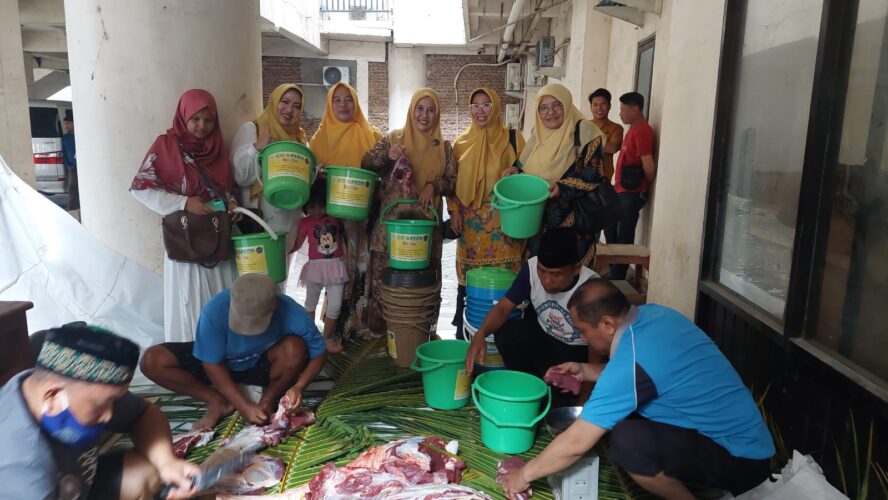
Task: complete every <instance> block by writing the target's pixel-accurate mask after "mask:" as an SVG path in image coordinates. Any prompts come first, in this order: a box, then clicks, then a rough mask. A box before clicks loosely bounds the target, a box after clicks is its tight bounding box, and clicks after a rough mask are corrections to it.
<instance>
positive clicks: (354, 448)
mask: <svg viewBox="0 0 888 500" xmlns="http://www.w3.org/2000/svg"><path fill="white" fill-rule="evenodd" d="M345 347H346V348H345V350H344V351H343V352H342V353H341V354H339V355H336V356H331V357H330V358H329V361H328V363H327V366H326V367H325V373H326V374H327V375H329V376H330V377H332V378H333V379H334V380H335V381H336V382H335V384H334V385H333V387H332V388H331V389H330V390H329V392H327V394H326V396H325V397H324V398H323V400H321V401H320V405H319V406H317V407H316V408H315V412H316V415H317V418H318V421H317V423H316V424H314V425H312V426H310V427H308V428H306V429H303V430H301V431H299V432H298V433H296V435H294V436H293V437H291V438H290V439H288V440H287V441H285V442H284V443H281V444H279V445H278V446H275V447H273V448H269V449H267V450H265V451H264V452H263V453H264V454H266V455H268V456H272V457H275V458H278V459H280V460H283V461H284V462H285V463H286V464H287V469H286V472H285V474H284V479H283V480H282V481H281V483H280V484H279V485H278V486H277V487H274V488H272V489H271V490H269V492H275V493H278V492H282V491H284V490H288V489H291V488H296V487H299V486H301V485H303V484H305V483H307V482H308V481H309V480H310V479H311V478H312V477H314V475H315V474H317V472H318V471H319V470H320V469H321V467H323V465H324V463H326V462H328V461H333V462H334V463H336V464H337V465H344V464H347V463H348V462H350V461H351V460H352V459H354V457H356V456H357V455H358V454H360V453H361V452H363V451H364V450H366V449H368V448H370V447H371V446H374V445H377V444H382V443H386V442H388V441H391V440H394V439H400V438H404V437H408V436H414V435H437V436H441V437H443V438H445V439H458V440H459V443H460V451H459V456H460V458H461V459H462V460H463V461H465V462H466V464H467V465H468V468H467V469H466V471H465V473H464V474H463V481H462V484H464V485H467V486H470V487H472V488H475V489H477V490H479V491H483V492H485V493H487V494H488V495H490V496H491V497H493V498H497V499H502V498H504V497H503V495H502V489H501V488H500V486H499V485H498V484H497V483H496V463H497V462H498V461H500V460H502V459H503V458H505V457H506V455H504V454H502V453H498V452H495V451H492V450H490V449H488V448H487V447H486V446H484V444H483V443H482V441H481V435H480V423H479V415H478V411H477V409H475V407H474V406H473V405H471V404H470V405H467V406H465V407H463V408H461V409H459V410H451V411H440V410H432V409H430V408H428V407H427V406H425V401H424V398H423V394H422V380H421V377H420V375H419V374H417V373H415V372H413V371H411V370H408V369H403V368H398V367H397V366H395V364H394V363H393V362H392V360H391V359H390V358H389V357H388V355H387V354H386V351H385V344H384V340H383V339H375V340H354V341H350V342H348V343H347V344H346V346H345ZM307 399H309V398H307ZM311 402H312V401H309V404H310V403H311ZM315 402H316V400H315ZM158 404H159V405H160V406H161V407H162V409H164V411H165V412H166V413H167V415H170V414H171V412H174V411H177V412H179V413H176V414H175V416H176V417H177V418H178V419H179V420H188V421H195V420H197V419H198V418H199V417H200V410H199V409H197V408H192V407H190V406H189V405H190V404H191V403H189V401H188V399H187V398H181V397H176V396H172V397H169V398H168V399H162V400H161V401H159V403H158ZM310 405H311V404H310ZM182 406H184V407H185V408H184V409H180V407H182ZM311 406H314V405H311ZM167 407H175V408H177V409H176V410H172V409H168V408H167ZM243 426H244V421H243V419H241V418H239V416H238V415H237V414H236V413H235V414H234V415H231V416H229V417H227V418H226V419H224V420H223V421H222V422H221V423H220V424H219V425H218V426H217V427H216V431H217V434H216V438H215V439H214V440H213V441H212V442H211V443H209V444H207V445H205V446H202V447H199V448H196V449H194V450H193V451H192V452H191V453H190V454H189V456H188V459H189V460H191V461H194V462H197V463H200V462H202V461H203V460H205V459H206V458H207V457H208V456H209V455H210V454H211V453H212V452H213V451H215V450H216V448H218V446H219V443H220V442H221V441H222V440H223V439H225V438H227V437H228V436H231V435H233V434H235V433H236V432H237V431H239V430H240V429H241V428H242V427H243ZM183 430H185V429H183ZM550 441H551V438H550V437H549V435H548V433H546V432H545V430H540V432H538V435H537V438H536V441H535V442H534V446H533V448H532V449H531V450H529V451H528V452H526V453H523V454H522V456H523V457H524V458H527V459H529V458H531V457H533V456H535V455H537V454H538V453H539V452H540V451H542V450H543V448H545V447H546V445H548V444H549V442H550ZM596 451H597V452H598V454H599V456H600V457H601V461H600V464H601V465H600V469H599V498H601V499H613V500H617V499H647V498H653V497H652V496H651V495H649V494H647V493H646V492H645V491H644V490H642V489H641V487H640V486H638V485H637V484H635V483H634V482H633V481H632V480H631V479H630V478H629V476H628V475H626V474H625V473H624V472H623V471H621V470H619V469H617V468H615V467H613V466H612V465H611V462H610V460H609V459H608V455H607V446H606V443H600V444H599V446H597V447H596ZM533 488H534V498H536V499H541V500H550V499H552V498H553V495H552V491H551V488H550V487H549V485H548V484H547V483H546V482H545V481H536V482H534V484H533Z"/></svg>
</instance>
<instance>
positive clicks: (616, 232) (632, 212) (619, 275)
mask: <svg viewBox="0 0 888 500" xmlns="http://www.w3.org/2000/svg"><path fill="white" fill-rule="evenodd" d="M618 195H619V197H620V207H621V208H622V209H623V215H622V216H621V217H620V221H619V222H617V223H616V224H614V225H613V226H611V227H609V228H607V229H605V230H604V236H605V237H606V238H607V242H608V243H618V244H623V245H632V244H633V243H635V227H636V226H637V225H638V214H639V212H641V209H642V208H644V205H645V203H647V193H618ZM628 269H629V266H628V265H627V264H613V265H611V266H610V274H611V279H615V280H624V279H626V271H627V270H628Z"/></svg>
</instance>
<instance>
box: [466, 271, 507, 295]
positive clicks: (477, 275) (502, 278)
mask: <svg viewBox="0 0 888 500" xmlns="http://www.w3.org/2000/svg"><path fill="white" fill-rule="evenodd" d="M517 275H518V273H516V272H515V271H512V270H511V269H504V268H502V267H479V268H476V269H470V270H469V272H467V273H466V285H468V286H474V287H477V288H483V289H485V290H508V289H509V288H511V287H512V283H513V282H514V281H515V276H517Z"/></svg>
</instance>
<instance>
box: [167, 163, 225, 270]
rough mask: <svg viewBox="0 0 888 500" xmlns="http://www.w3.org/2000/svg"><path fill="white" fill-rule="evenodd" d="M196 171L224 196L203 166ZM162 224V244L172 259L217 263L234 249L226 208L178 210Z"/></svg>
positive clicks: (216, 191)
mask: <svg viewBox="0 0 888 500" xmlns="http://www.w3.org/2000/svg"><path fill="white" fill-rule="evenodd" d="M197 172H198V174H199V175H200V177H201V179H203V181H204V183H205V184H206V185H207V187H208V188H209V190H210V193H211V194H212V195H213V196H214V197H217V198H222V199H225V198H224V197H220V196H218V195H219V194H220V193H221V192H220V191H219V189H218V188H217V187H216V185H215V184H214V183H213V181H212V180H210V179H209V178H208V177H207V176H205V175H204V173H203V172H202V171H201V170H200V167H197ZM222 194H224V193H222ZM162 227H163V246H164V248H165V249H166V253H167V257H169V258H170V260H174V261H177V262H190V263H194V264H201V265H202V266H204V267H214V266H215V265H216V264H218V263H219V262H220V261H223V260H228V259H230V258H231V256H232V254H233V253H234V250H233V246H232V243H231V217H230V216H229V215H228V212H227V211H219V212H213V213H211V214H206V215H196V214H191V213H188V212H186V211H185V210H178V211H176V212H173V213H171V214H169V215H167V216H165V217H164V218H163V221H162Z"/></svg>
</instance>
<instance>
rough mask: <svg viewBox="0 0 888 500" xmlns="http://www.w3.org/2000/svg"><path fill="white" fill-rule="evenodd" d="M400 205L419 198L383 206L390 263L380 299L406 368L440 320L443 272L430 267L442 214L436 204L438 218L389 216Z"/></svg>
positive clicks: (395, 351)
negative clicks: (435, 236) (387, 215)
mask: <svg viewBox="0 0 888 500" xmlns="http://www.w3.org/2000/svg"><path fill="white" fill-rule="evenodd" d="M397 205H417V202H416V200H396V201H395V202H393V203H391V204H389V205H387V206H386V207H385V208H383V210H382V213H381V216H380V219H381V220H382V223H383V224H384V225H385V226H386V235H387V239H388V251H389V267H388V268H387V269H386V270H385V271H384V272H383V276H382V285H381V290H380V298H381V299H382V312H383V316H384V317H385V321H386V324H387V327H388V332H387V335H388V353H389V356H391V357H392V358H394V360H395V364H396V365H398V366H400V367H405V368H406V367H409V366H411V365H412V364H413V362H414V359H415V357H416V352H417V347H418V346H420V345H421V344H423V343H425V342H428V341H429V338H430V337H431V333H432V332H433V331H434V328H435V325H436V324H437V322H438V306H439V304H440V302H441V277H440V276H438V272H437V270H436V269H429V262H430V260H431V255H432V246H433V245H434V238H433V231H434V230H435V228H436V227H437V226H438V213H437V212H435V210H434V209H432V213H434V215H435V220H424V219H386V218H385V217H386V214H388V213H389V211H390V210H392V209H393V208H394V207H395V206H397ZM418 210H419V209H418ZM463 359H465V357H463ZM466 397H468V392H466Z"/></svg>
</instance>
